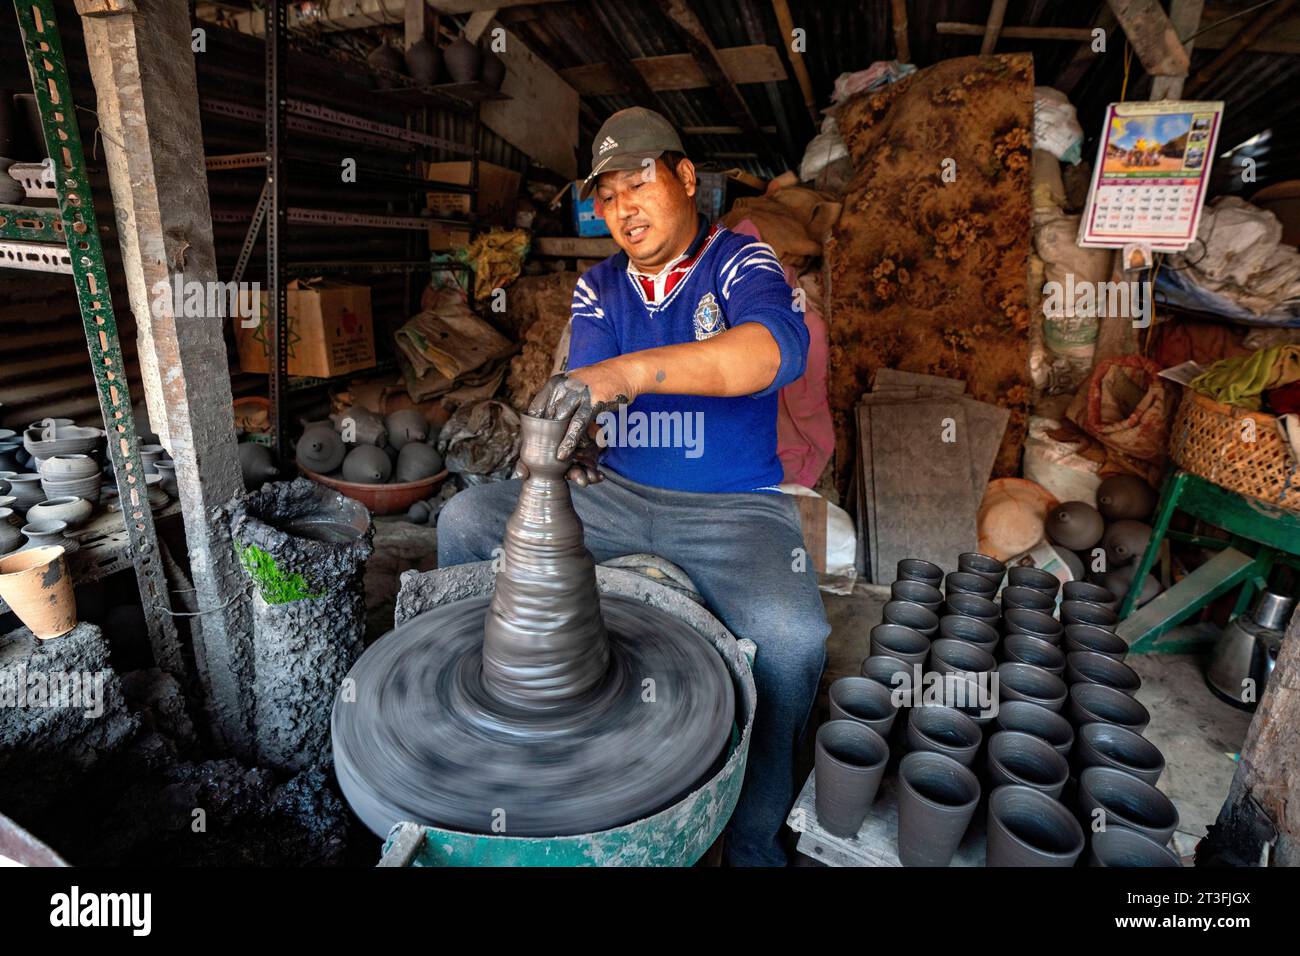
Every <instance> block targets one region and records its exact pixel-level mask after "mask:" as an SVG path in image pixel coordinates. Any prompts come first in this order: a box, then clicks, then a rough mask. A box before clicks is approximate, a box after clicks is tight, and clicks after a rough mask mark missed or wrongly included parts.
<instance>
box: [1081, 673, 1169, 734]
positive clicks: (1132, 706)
mask: <svg viewBox="0 0 1300 956" xmlns="http://www.w3.org/2000/svg"><path fill="white" fill-rule="evenodd" d="M1066 714H1067V716H1068V717H1069V718H1070V722H1071V723H1073V724H1074V726H1075V727H1082V726H1083V725H1084V724H1093V723H1101V724H1115V725H1116V726H1119V727H1127V728H1128V729H1129V730H1132V731H1134V732H1135V733H1139V734H1140V733H1141V732H1142V731H1143V730H1145V729H1146V726H1147V724H1149V723H1151V712H1150V711H1148V710H1147V709H1146V707H1144V706H1143V705H1142V704H1141V702H1139V701H1137V700H1135V699H1134V698H1132V697H1130V696H1129V695H1128V694H1126V693H1124V692H1123V691H1122V690H1116V689H1115V688H1114V687H1106V686H1104V685H1102V684H1087V683H1082V684H1075V685H1074V686H1073V687H1071V688H1070V702H1069V705H1068V706H1067V708H1066Z"/></svg>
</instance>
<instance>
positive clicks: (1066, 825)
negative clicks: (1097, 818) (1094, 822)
mask: <svg viewBox="0 0 1300 956" xmlns="http://www.w3.org/2000/svg"><path fill="white" fill-rule="evenodd" d="M1083 844H1084V837H1083V828H1082V827H1081V826H1079V821H1078V820H1076V819H1075V818H1074V817H1073V816H1071V815H1070V811H1069V810H1067V809H1066V808H1065V807H1063V806H1062V805H1061V804H1060V803H1058V802H1057V801H1056V800H1055V799H1053V798H1052V797H1049V796H1048V795H1047V794H1045V793H1043V791H1041V790H1035V789H1034V788H1032V787H1024V786H1018V785H1008V786H1003V787H998V788H997V789H996V790H994V791H993V794H992V796H990V797H989V816H988V856H987V857H986V859H985V862H986V863H987V865H989V866H1017V867H1019V866H1057V867H1068V866H1074V861H1075V860H1077V859H1078V858H1079V854H1080V853H1082V852H1083Z"/></svg>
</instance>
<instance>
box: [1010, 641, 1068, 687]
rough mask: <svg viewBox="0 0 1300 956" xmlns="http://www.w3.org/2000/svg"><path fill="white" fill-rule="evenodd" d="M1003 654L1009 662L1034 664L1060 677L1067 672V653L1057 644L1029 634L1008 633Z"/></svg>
mask: <svg viewBox="0 0 1300 956" xmlns="http://www.w3.org/2000/svg"><path fill="white" fill-rule="evenodd" d="M1001 654H1002V660H1003V661H1005V662H1007V663H1009V664H1033V665H1034V666H1035V667H1041V668H1042V669H1043V670H1045V671H1048V672H1049V673H1052V674H1055V675H1057V676H1058V677H1059V676H1061V674H1063V673H1065V653H1064V652H1063V651H1062V650H1061V649H1060V648H1059V647H1057V646H1056V645H1055V644H1052V643H1050V642H1048V641H1044V640H1043V639H1042V638H1038V637H1033V636H1032V635H1029V634H1008V635H1007V636H1006V639H1005V640H1003V642H1002V646H1001Z"/></svg>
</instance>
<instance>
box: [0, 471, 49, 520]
mask: <svg viewBox="0 0 1300 956" xmlns="http://www.w3.org/2000/svg"><path fill="white" fill-rule="evenodd" d="M6 480H7V481H8V482H9V494H10V495H11V496H13V498H14V499H15V501H14V509H15V510H16V511H19V512H22V513H23V514H26V513H27V509H28V508H30V507H31V506H32V505H34V504H36V503H37V502H38V501H44V500H45V489H44V488H42V487H41V476H40V475H38V474H36V472H27V473H25V474H18V475H11V476H9V478H7V479H6Z"/></svg>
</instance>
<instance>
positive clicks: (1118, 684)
mask: <svg viewBox="0 0 1300 956" xmlns="http://www.w3.org/2000/svg"><path fill="white" fill-rule="evenodd" d="M1065 682H1066V683H1067V684H1079V683H1089V684H1103V685H1105V686H1106V687H1114V688H1115V689H1116V690H1122V691H1123V692H1124V693H1126V694H1129V695H1133V694H1136V693H1137V692H1138V688H1139V687H1141V686H1142V678H1141V677H1138V675H1137V671H1135V670H1134V669H1133V668H1131V667H1129V666H1128V665H1127V664H1125V663H1124V662H1123V661H1117V660H1115V659H1114V658H1113V657H1107V656H1106V655H1104V654H1094V653H1093V652H1092V651H1075V652H1074V653H1072V654H1069V655H1067V656H1066V658H1065Z"/></svg>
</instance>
